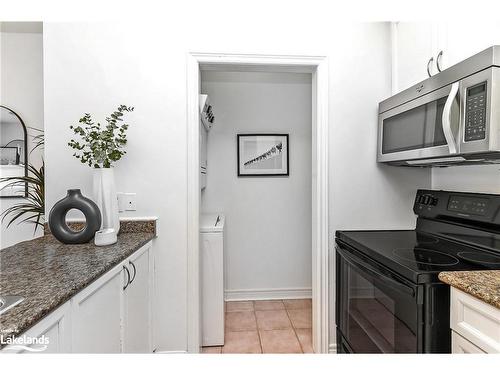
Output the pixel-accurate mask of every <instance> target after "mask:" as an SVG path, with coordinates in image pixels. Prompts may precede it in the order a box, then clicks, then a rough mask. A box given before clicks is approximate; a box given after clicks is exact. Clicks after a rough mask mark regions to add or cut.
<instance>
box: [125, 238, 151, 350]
mask: <svg viewBox="0 0 500 375" xmlns="http://www.w3.org/2000/svg"><path fill="white" fill-rule="evenodd" d="M151 258H152V254H151V246H150V245H146V246H145V248H143V249H141V250H138V251H137V253H136V254H134V255H133V256H132V257H130V259H129V261H128V264H126V265H125V266H126V267H127V268H128V269H129V270H130V276H131V282H130V284H129V285H128V286H127V288H126V289H125V295H124V298H125V299H124V302H125V314H124V342H123V351H124V352H126V353H151V352H152V342H151V341H152V340H151V332H152V331H151V321H152V316H151V314H152V308H151V301H152V284H153V282H152V281H153V280H152V274H153V272H152V259H151Z"/></svg>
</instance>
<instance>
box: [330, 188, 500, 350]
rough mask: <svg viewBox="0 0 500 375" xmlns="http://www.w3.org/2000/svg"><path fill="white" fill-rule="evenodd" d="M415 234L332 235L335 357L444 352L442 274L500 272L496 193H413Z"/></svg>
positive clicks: (446, 336)
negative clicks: (333, 244)
mask: <svg viewBox="0 0 500 375" xmlns="http://www.w3.org/2000/svg"><path fill="white" fill-rule="evenodd" d="M413 211H414V212H415V214H417V215H418V218H417V225H416V228H415V230H401V231H338V232H337V233H336V293H337V294H336V324H337V351H338V352H340V353H352V352H354V353H448V352H450V350H451V332H450V328H449V313H450V311H449V287H448V286H447V285H446V284H444V283H442V282H440V281H439V279H438V274H439V273H440V272H442V271H464V270H482V269H500V195H490V194H472V193H459V192H446V191H432V190H419V191H418V192H417V195H416V198H415V203H414V206H413Z"/></svg>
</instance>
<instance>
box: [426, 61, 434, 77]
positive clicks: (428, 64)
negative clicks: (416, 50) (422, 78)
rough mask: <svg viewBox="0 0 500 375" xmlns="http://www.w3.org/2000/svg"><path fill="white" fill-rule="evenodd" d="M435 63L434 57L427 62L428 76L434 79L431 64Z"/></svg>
mask: <svg viewBox="0 0 500 375" xmlns="http://www.w3.org/2000/svg"><path fill="white" fill-rule="evenodd" d="M433 61H434V57H431V58H430V59H429V61H428V62H427V74H428V75H429V77H432V73H431V64H432V62H433Z"/></svg>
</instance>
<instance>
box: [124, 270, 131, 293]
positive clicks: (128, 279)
mask: <svg viewBox="0 0 500 375" xmlns="http://www.w3.org/2000/svg"><path fill="white" fill-rule="evenodd" d="M123 269H124V270H125V271H126V272H127V284H125V286H124V287H123V290H125V289H127V287H128V286H129V285H130V283H131V281H130V271H129V270H128V268H127V267H126V266H123Z"/></svg>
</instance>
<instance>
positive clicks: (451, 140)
mask: <svg viewBox="0 0 500 375" xmlns="http://www.w3.org/2000/svg"><path fill="white" fill-rule="evenodd" d="M459 87H460V83H459V82H455V83H454V84H452V85H451V90H450V95H448V98H447V99H446V103H445V104H444V109H443V118H442V126H443V133H444V138H445V139H446V143H447V144H448V149H449V150H450V154H456V153H457V151H458V150H457V144H456V142H455V137H454V135H453V130H452V129H451V107H452V105H453V101H454V100H455V98H456V96H457V94H458V89H459Z"/></svg>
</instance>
